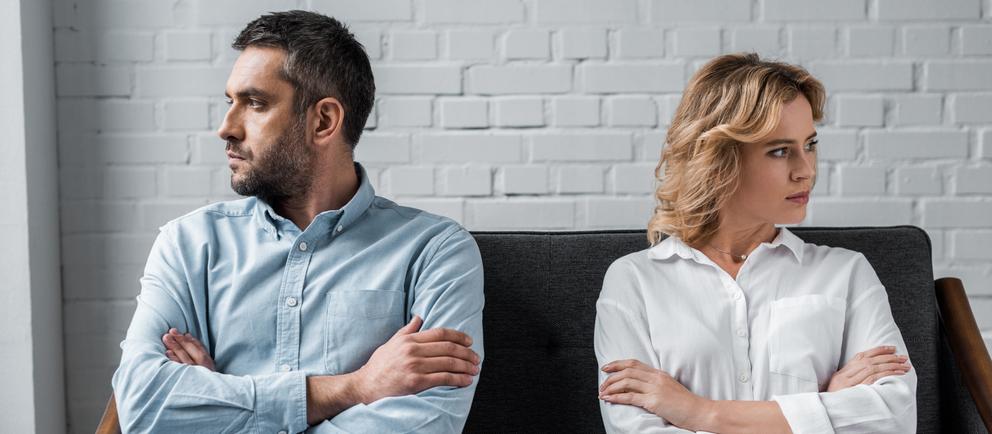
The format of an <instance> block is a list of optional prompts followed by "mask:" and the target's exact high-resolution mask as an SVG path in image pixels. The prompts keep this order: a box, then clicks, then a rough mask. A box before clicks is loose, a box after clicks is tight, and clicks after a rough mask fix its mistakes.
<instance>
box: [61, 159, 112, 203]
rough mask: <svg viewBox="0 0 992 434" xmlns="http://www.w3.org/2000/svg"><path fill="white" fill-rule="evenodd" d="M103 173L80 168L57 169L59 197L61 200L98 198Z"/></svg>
mask: <svg viewBox="0 0 992 434" xmlns="http://www.w3.org/2000/svg"><path fill="white" fill-rule="evenodd" d="M102 183H103V171H102V170H94V169H90V168H81V167H61V168H59V197H60V198H61V199H63V200H64V199H86V198H90V199H92V198H99V196H100V195H99V192H100V189H101V185H102Z"/></svg>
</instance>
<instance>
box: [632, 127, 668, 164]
mask: <svg viewBox="0 0 992 434" xmlns="http://www.w3.org/2000/svg"><path fill="white" fill-rule="evenodd" d="M665 134H666V132H665V131H650V132H642V133H638V134H635V136H634V137H635V143H636V146H637V147H638V148H639V149H640V151H639V152H638V155H637V159H638V160H643V161H650V162H651V163H652V164H657V163H658V161H660V160H661V151H662V150H663V149H664V148H665Z"/></svg>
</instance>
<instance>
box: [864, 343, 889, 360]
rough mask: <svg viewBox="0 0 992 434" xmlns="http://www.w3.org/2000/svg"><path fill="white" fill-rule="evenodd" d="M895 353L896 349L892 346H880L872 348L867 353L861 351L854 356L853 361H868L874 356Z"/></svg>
mask: <svg viewBox="0 0 992 434" xmlns="http://www.w3.org/2000/svg"><path fill="white" fill-rule="evenodd" d="M895 352H896V347H894V346H892V345H882V346H878V347H875V348H872V349H870V350H868V351H863V352H860V353H858V354H856V355H855V356H854V360H861V359H869V358H872V357H875V356H880V355H883V354H894V353H895Z"/></svg>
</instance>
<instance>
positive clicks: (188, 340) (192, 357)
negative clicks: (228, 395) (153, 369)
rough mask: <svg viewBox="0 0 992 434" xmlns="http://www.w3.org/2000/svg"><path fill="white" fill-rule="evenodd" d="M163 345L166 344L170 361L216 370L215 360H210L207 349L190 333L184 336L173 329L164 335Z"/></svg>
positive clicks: (166, 352) (166, 353) (166, 354)
mask: <svg viewBox="0 0 992 434" xmlns="http://www.w3.org/2000/svg"><path fill="white" fill-rule="evenodd" d="M162 343H164V344H165V357H168V358H169V360H172V361H173V362H176V363H183V364H186V365H195V366H203V367H204V368H207V369H209V370H211V371H213V370H215V369H214V359H211V358H210V354H209V353H207V349H206V348H204V347H203V344H201V343H200V341H199V340H197V339H196V338H194V337H193V336H192V335H190V334H189V333H186V334H182V333H179V330H176V329H175V328H171V329H169V332H168V333H166V334H164V335H162Z"/></svg>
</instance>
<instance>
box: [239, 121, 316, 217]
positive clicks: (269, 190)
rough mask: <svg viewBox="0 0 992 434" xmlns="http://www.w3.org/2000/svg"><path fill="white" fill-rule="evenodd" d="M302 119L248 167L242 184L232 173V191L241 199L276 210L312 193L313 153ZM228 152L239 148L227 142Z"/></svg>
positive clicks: (246, 166)
mask: <svg viewBox="0 0 992 434" xmlns="http://www.w3.org/2000/svg"><path fill="white" fill-rule="evenodd" d="M304 124H305V121H304V120H303V119H298V120H297V121H295V122H293V124H292V125H290V126H289V127H288V128H286V131H283V133H282V135H280V136H279V138H278V139H276V142H275V143H274V144H273V145H272V146H269V147H268V148H267V149H266V150H265V151H264V153H259V154H258V155H257V156H256V157H255V158H254V159H253V160H252V162H251V163H252V164H251V165H247V164H246V165H245V167H244V168H243V169H242V170H244V173H243V175H242V177H241V179H240V180H236V178H235V176H234V173H231V188H232V189H233V190H234V192H235V193H238V194H240V195H242V196H255V197H257V198H259V199H261V200H262V201H264V202H265V203H268V204H269V205H273V206H276V205H278V204H280V203H284V202H285V201H286V200H287V199H292V198H296V197H301V196H304V195H306V193H307V192H308V191H309V190H310V183H311V180H312V175H313V165H314V150H313V148H311V147H310V146H307V144H306V134H305V133H304V127H303V126H304ZM227 148H228V149H229V150H233V151H234V152H236V153H239V154H241V152H238V151H239V150H238V148H237V146H236V145H235V144H233V143H231V142H228V143H227ZM242 155H243V154H242Z"/></svg>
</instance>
